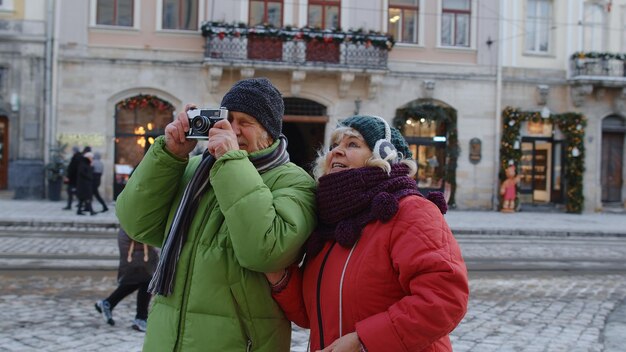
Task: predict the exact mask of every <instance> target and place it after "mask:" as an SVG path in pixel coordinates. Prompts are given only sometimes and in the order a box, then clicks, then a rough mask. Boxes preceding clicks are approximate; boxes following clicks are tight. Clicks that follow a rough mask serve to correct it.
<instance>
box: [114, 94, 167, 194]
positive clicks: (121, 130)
mask: <svg viewBox="0 0 626 352" xmlns="http://www.w3.org/2000/svg"><path fill="white" fill-rule="evenodd" d="M173 113H174V107H173V106H172V104H170V103H168V102H166V101H164V100H161V99H159V98H158V97H156V96H153V95H136V96H134V97H131V98H128V99H125V100H123V101H121V102H119V103H117V104H116V106H115V170H114V178H113V198H114V199H116V198H117V196H118V195H119V194H120V192H122V190H123V189H124V186H125V185H126V182H127V181H128V177H129V176H130V174H131V173H132V171H133V170H134V169H135V167H137V165H138V164H139V162H140V161H141V159H142V158H143V156H144V155H145V153H146V152H147V151H148V149H149V148H150V145H152V143H154V139H155V138H156V137H158V136H160V135H162V134H164V133H165V126H167V124H168V123H170V122H172V119H173V117H172V116H173Z"/></svg>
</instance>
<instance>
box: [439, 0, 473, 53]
mask: <svg viewBox="0 0 626 352" xmlns="http://www.w3.org/2000/svg"><path fill="white" fill-rule="evenodd" d="M444 1H445V0H442V1H441V17H440V26H439V27H440V30H439V44H440V45H441V46H442V47H444V48H466V49H469V48H472V45H473V41H472V33H473V31H472V22H473V21H472V11H473V3H472V0H466V1H468V5H469V6H468V8H469V10H458V9H446V8H445V7H444ZM445 14H453V20H452V25H453V26H452V31H451V32H450V34H451V36H452V37H451V40H450V42H451V43H452V44H447V43H446V44H444V42H443V16H444V15H445ZM458 15H467V35H466V36H467V45H459V44H456V39H457V35H456V29H457V27H458V26H457V16H458Z"/></svg>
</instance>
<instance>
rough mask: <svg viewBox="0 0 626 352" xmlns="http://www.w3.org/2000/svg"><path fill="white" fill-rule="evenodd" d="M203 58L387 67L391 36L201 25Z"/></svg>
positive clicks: (291, 63) (278, 63) (324, 65)
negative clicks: (204, 46)
mask: <svg viewBox="0 0 626 352" xmlns="http://www.w3.org/2000/svg"><path fill="white" fill-rule="evenodd" d="M203 35H204V36H205V37H206V48H205V60H206V61H213V62H238V63H244V64H245V63H270V64H274V65H285V66H311V67H317V66H319V67H330V68H338V69H342V68H365V69H378V70H386V69H387V57H388V52H389V50H390V49H391V47H392V46H393V38H391V37H389V36H385V35H381V34H370V33H368V34H364V33H360V32H359V33H353V32H337V31H319V30H317V31H316V30H311V29H306V28H305V29H268V28H265V27H252V28H247V27H242V26H226V25H223V24H219V25H216V24H204V25H203Z"/></svg>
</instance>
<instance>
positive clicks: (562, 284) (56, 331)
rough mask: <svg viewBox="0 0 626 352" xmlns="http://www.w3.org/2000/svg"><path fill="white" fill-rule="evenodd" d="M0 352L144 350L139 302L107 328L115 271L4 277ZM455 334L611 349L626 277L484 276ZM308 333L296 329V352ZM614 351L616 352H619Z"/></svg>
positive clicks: (469, 345) (482, 342)
mask: <svg viewBox="0 0 626 352" xmlns="http://www.w3.org/2000/svg"><path fill="white" fill-rule="evenodd" d="M0 282H2V283H3V289H2V293H1V294H0V351H25V352H26V351H125V352H126V351H140V350H141V345H142V341H143V334H142V333H139V332H136V331H134V330H132V329H131V328H130V325H131V320H132V318H133V316H134V302H135V298H134V297H128V298H127V299H126V300H124V301H122V302H121V303H120V304H119V305H118V307H117V308H116V309H115V311H114V318H115V319H116V325H115V326H109V325H107V324H105V322H104V321H103V319H102V317H101V316H100V315H99V314H97V313H96V311H95V310H94V307H93V303H94V302H95V300H96V299H99V298H102V297H104V296H106V295H108V293H110V291H111V290H112V289H114V288H115V274H114V273H112V272H86V271H83V272H71V271H66V272H58V271H55V272H28V271H17V272H15V271H12V272H0ZM470 288H471V299H470V305H469V310H468V312H467V315H466V316H465V319H464V320H463V322H462V323H461V324H460V325H459V327H458V328H457V329H456V330H455V331H454V332H453V333H452V343H453V347H454V350H455V351H457V352H463V351H472V352H489V351H529V352H531V351H532V352H534V351H546V352H548V351H549V352H552V351H574V352H575V351H581V352H582V351H585V352H588V351H606V349H605V346H604V341H603V338H602V333H603V330H604V326H605V323H606V321H607V318H608V317H609V314H610V313H611V312H612V311H613V310H614V309H615V308H616V306H618V304H619V303H620V302H622V301H623V300H624V299H626V274H600V273H595V274H576V273H573V274H563V273H562V272H556V273H547V274H546V273H544V274H537V273H532V272H530V273H529V272H525V273H515V274H510V273H495V274H494V273H479V274H472V275H470ZM307 341H308V331H307V330H302V329H299V328H294V334H293V344H292V351H295V352H300V351H306V345H307ZM614 351H618V349H615V350H614Z"/></svg>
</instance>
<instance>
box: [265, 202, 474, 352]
mask: <svg viewBox="0 0 626 352" xmlns="http://www.w3.org/2000/svg"><path fill="white" fill-rule="evenodd" d="M290 270H292V272H291V279H290V280H289V283H288V285H287V287H286V288H285V289H284V290H283V291H281V292H280V293H275V294H274V298H275V299H276V300H277V301H278V303H279V304H280V305H281V307H282V308H283V310H284V311H285V314H286V315H287V317H288V318H289V319H290V320H292V321H293V322H295V323H296V324H298V325H299V326H302V327H305V328H310V329H311V351H315V350H318V349H321V348H323V347H326V346H328V345H329V344H331V343H332V342H333V341H335V340H336V339H337V338H339V337H340V336H343V335H346V334H348V333H351V332H354V331H356V332H357V334H358V336H359V339H360V340H361V342H362V343H363V345H364V346H365V348H366V349H367V351H368V352H378V351H381V352H383V351H385V352H388V351H452V345H451V344H450V339H449V337H448V334H449V333H450V332H451V331H452V330H454V328H455V327H456V326H457V325H458V324H459V322H460V321H461V319H462V318H463V316H464V315H465V312H466V310H467V301H468V296H469V287H468V282H467V269H466V268H465V263H464V261H463V258H462V257H461V251H460V249H459V246H458V244H457V242H456V240H455V239H454V237H453V236H452V232H451V231H450V228H449V227H448V225H447V223H446V222H445V220H444V218H443V216H442V215H441V213H440V211H439V209H438V208H437V207H436V206H435V205H434V204H433V203H431V202H430V201H428V200H426V199H424V198H422V197H418V196H408V197H405V198H403V199H402V200H401V201H400V209H399V210H398V213H397V214H396V215H395V216H394V217H393V218H392V219H391V220H390V221H389V222H387V223H381V222H380V221H376V222H372V223H370V224H368V225H367V226H366V227H365V228H364V229H363V232H362V235H361V238H360V240H359V241H358V242H357V244H356V245H355V246H354V249H353V250H352V253H351V249H350V248H343V247H341V246H340V245H338V244H335V242H328V243H326V245H325V246H324V248H323V249H322V251H321V252H320V253H319V254H318V255H317V256H315V257H314V258H309V260H308V262H307V264H306V266H305V268H304V269H303V270H300V269H298V268H297V267H295V266H294V267H292V268H290ZM344 270H345V273H344ZM342 273H343V280H342ZM340 291H341V293H342V294H341V295H340ZM340 306H341V309H340ZM340 321H341V329H340V326H339V325H340Z"/></svg>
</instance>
